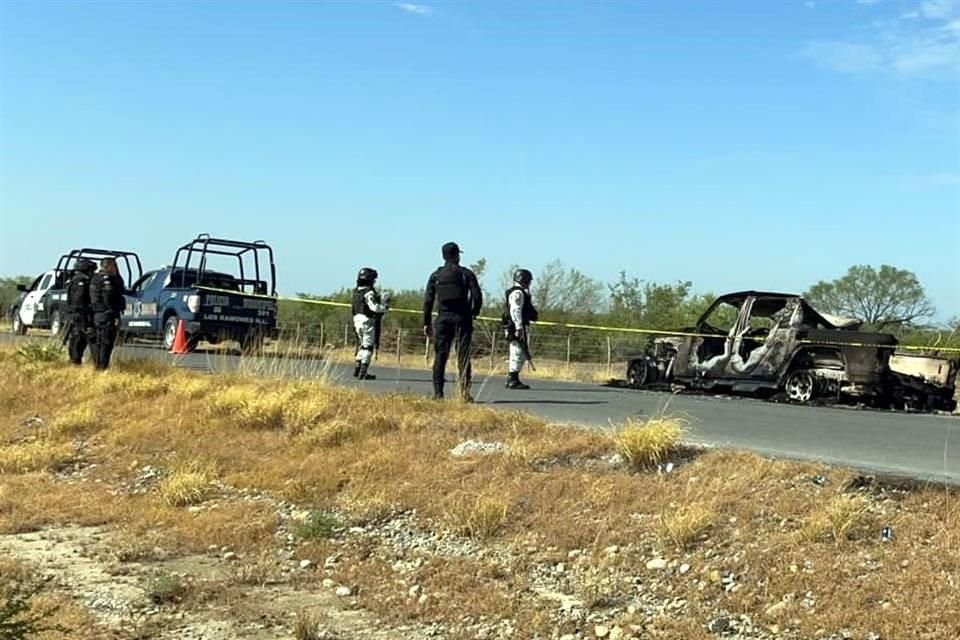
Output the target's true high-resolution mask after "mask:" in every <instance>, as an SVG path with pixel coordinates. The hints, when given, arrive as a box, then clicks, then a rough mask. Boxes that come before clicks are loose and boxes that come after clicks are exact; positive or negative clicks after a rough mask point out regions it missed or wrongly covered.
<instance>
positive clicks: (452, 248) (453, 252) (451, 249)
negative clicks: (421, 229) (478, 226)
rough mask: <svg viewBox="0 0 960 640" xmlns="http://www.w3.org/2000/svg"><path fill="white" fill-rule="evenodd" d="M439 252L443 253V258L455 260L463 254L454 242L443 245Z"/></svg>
mask: <svg viewBox="0 0 960 640" xmlns="http://www.w3.org/2000/svg"><path fill="white" fill-rule="evenodd" d="M441 251H442V252H443V257H444V258H456V257H457V256H458V255H460V254H461V253H463V251H460V247H459V246H458V245H457V243H456V242H448V243H447V244H445V245H443V248H442V249H441Z"/></svg>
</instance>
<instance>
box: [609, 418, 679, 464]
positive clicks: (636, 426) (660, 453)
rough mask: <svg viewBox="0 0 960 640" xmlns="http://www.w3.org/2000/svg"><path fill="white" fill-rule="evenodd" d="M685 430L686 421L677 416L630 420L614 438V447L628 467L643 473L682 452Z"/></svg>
mask: <svg viewBox="0 0 960 640" xmlns="http://www.w3.org/2000/svg"><path fill="white" fill-rule="evenodd" d="M683 428H684V421H683V420H682V419H681V418H678V417H674V416H657V417H653V418H649V419H647V420H643V421H635V420H631V421H629V422H628V423H627V424H626V425H625V426H624V427H623V428H622V429H620V430H619V431H617V432H615V433H614V434H613V443H614V446H615V447H616V451H617V453H619V454H620V455H621V456H622V457H623V459H624V460H626V461H627V463H628V464H630V465H631V466H632V467H634V468H636V469H643V468H646V467H650V466H655V465H657V464H660V463H661V462H663V461H665V460H666V458H667V456H669V455H670V454H672V453H675V452H677V451H678V450H679V449H680V446H681V444H682V442H683Z"/></svg>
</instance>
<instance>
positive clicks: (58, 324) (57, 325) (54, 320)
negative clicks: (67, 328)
mask: <svg viewBox="0 0 960 640" xmlns="http://www.w3.org/2000/svg"><path fill="white" fill-rule="evenodd" d="M62 331H63V316H61V315H60V312H59V311H54V312H53V315H52V316H50V335H52V336H53V337H54V338H59V337H60V333H61V332H62Z"/></svg>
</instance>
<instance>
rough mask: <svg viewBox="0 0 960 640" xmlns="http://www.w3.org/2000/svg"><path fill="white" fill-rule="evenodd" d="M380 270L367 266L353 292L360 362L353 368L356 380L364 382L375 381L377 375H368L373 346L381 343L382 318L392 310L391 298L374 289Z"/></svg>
mask: <svg viewBox="0 0 960 640" xmlns="http://www.w3.org/2000/svg"><path fill="white" fill-rule="evenodd" d="M377 276H378V274H377V270H376V269H371V268H370V267H364V268H362V269H360V272H359V273H357V288H356V289H354V290H353V302H352V304H351V305H350V307H351V311H352V312H353V329H354V331H356V333H357V342H358V345H357V361H356V366H355V367H354V368H353V377H354V378H360V379H361V380H374V379H376V376H375V375H372V374H370V373H367V369H369V368H370V357H371V356H372V355H373V348H374V345H376V344H378V343H379V337H380V336H379V332H380V319H381V318H382V317H383V314H385V313H386V312H387V309H388V308H389V304H388V303H389V300H388V295H387V294H386V293H384V294H380V293H379V292H378V291H377V290H376V289H374V288H373V285H374V283H375V282H376V281H377Z"/></svg>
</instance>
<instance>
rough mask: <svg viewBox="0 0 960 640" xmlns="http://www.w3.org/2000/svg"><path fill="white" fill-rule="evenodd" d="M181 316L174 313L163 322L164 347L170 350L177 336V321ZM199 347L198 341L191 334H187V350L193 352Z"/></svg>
mask: <svg viewBox="0 0 960 640" xmlns="http://www.w3.org/2000/svg"><path fill="white" fill-rule="evenodd" d="M179 321H180V318H178V317H177V316H175V315H173V316H170V317H168V318H167V319H166V320H165V321H164V323H163V348H164V349H166V350H167V351H169V350H170V349H172V348H173V341H174V340H175V339H176V337H177V323H178V322H179ZM196 347H197V341H196V340H194V339H193V338H192V337H191V336H190V334H189V333H188V334H187V351H189V352H193V350H194V349H196Z"/></svg>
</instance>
